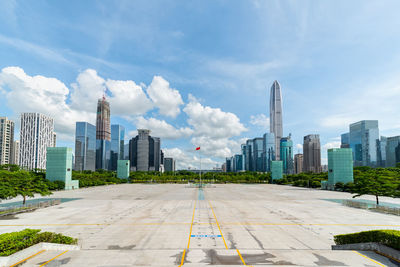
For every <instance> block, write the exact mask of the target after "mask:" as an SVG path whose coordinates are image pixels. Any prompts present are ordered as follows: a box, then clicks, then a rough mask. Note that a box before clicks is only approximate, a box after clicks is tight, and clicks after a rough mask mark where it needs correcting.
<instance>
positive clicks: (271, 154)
mask: <svg viewBox="0 0 400 267" xmlns="http://www.w3.org/2000/svg"><path fill="white" fill-rule="evenodd" d="M275 141H276V140H275V135H274V133H265V134H264V136H263V171H264V172H270V171H271V162H272V161H274V160H275V148H276V145H275Z"/></svg>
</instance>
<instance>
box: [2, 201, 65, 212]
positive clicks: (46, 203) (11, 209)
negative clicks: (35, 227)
mask: <svg viewBox="0 0 400 267" xmlns="http://www.w3.org/2000/svg"><path fill="white" fill-rule="evenodd" d="M59 204H61V199H50V200H43V201H38V202H34V203H30V202H28V203H25V205H22V203H21V204H20V205H13V206H6V207H0V216H5V215H10V214H15V213H21V212H26V211H31V210H35V209H41V208H47V207H50V206H54V205H59Z"/></svg>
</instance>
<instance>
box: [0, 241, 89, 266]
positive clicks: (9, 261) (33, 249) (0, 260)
mask: <svg viewBox="0 0 400 267" xmlns="http://www.w3.org/2000/svg"><path fill="white" fill-rule="evenodd" d="M80 249H81V248H80V247H79V246H75V245H64V244H55V243H38V244H36V245H33V246H30V247H29V248H26V249H23V250H20V251H18V252H16V253H14V254H12V255H10V256H7V257H0V267H6V266H10V265H13V264H16V263H17V262H19V261H22V260H24V259H26V258H28V257H30V256H32V255H34V254H36V253H38V252H40V251H42V250H80Z"/></svg>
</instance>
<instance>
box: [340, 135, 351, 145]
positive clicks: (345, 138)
mask: <svg viewBox="0 0 400 267" xmlns="http://www.w3.org/2000/svg"><path fill="white" fill-rule="evenodd" d="M340 140H341V142H340V148H349V147H350V133H344V134H342V135H341V136H340Z"/></svg>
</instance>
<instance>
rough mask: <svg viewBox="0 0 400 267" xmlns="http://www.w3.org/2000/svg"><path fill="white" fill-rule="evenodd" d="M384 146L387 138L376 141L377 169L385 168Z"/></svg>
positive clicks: (382, 137) (383, 137)
mask: <svg viewBox="0 0 400 267" xmlns="http://www.w3.org/2000/svg"><path fill="white" fill-rule="evenodd" d="M386 144H387V137H385V136H381V139H380V140H376V149H377V150H378V151H377V157H378V162H377V165H378V166H379V167H382V168H384V167H386Z"/></svg>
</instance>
